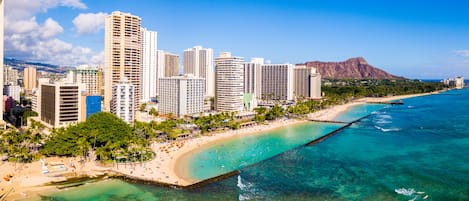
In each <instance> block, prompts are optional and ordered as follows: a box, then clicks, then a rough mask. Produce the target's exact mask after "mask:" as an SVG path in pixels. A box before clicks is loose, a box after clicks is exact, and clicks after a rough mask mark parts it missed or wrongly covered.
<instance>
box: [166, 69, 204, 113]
mask: <svg viewBox="0 0 469 201" xmlns="http://www.w3.org/2000/svg"><path fill="white" fill-rule="evenodd" d="M160 83H161V85H160V88H159V90H158V91H159V92H160V95H159V96H158V97H160V100H159V106H158V108H159V112H160V113H161V114H169V113H172V114H174V115H176V116H178V117H180V116H183V115H191V114H199V113H201V112H203V111H204V88H205V87H204V85H205V80H204V79H203V78H199V77H195V76H193V75H184V76H173V77H168V78H160Z"/></svg>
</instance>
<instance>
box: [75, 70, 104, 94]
mask: <svg viewBox="0 0 469 201" xmlns="http://www.w3.org/2000/svg"><path fill="white" fill-rule="evenodd" d="M67 80H68V81H69V82H72V83H78V84H84V85H85V91H84V93H86V94H90V95H100V94H101V82H100V81H101V72H100V70H99V68H98V67H97V66H88V65H81V66H78V67H77V68H76V69H75V70H71V71H68V72H67Z"/></svg>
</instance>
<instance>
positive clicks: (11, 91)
mask: <svg viewBox="0 0 469 201" xmlns="http://www.w3.org/2000/svg"><path fill="white" fill-rule="evenodd" d="M20 92H21V87H20V86H18V85H5V86H4V87H3V95H7V96H11V97H12V98H13V99H14V100H15V101H18V102H19V101H20Z"/></svg>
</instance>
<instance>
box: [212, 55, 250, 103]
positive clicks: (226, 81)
mask: <svg viewBox="0 0 469 201" xmlns="http://www.w3.org/2000/svg"><path fill="white" fill-rule="evenodd" d="M243 62H244V61H243V58H242V57H235V56H231V53H229V52H222V53H220V56H219V57H218V58H216V59H215V110H217V111H222V112H236V111H242V110H243V107H244V105H243V91H244V79H243V76H244V68H243Z"/></svg>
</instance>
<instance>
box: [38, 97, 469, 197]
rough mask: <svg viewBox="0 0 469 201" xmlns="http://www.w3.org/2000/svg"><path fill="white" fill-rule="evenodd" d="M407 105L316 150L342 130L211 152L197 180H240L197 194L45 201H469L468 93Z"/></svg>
mask: <svg viewBox="0 0 469 201" xmlns="http://www.w3.org/2000/svg"><path fill="white" fill-rule="evenodd" d="M404 102H405V104H404V105H393V106H389V105H362V106H358V107H355V108H353V109H351V110H350V111H349V112H347V113H344V114H342V115H341V116H339V117H338V118H337V120H340V121H351V120H354V119H358V118H360V117H363V116H366V115H367V114H371V115H370V116H368V117H366V118H364V119H362V120H361V121H359V122H356V123H354V124H353V125H352V126H350V127H349V128H347V129H344V130H343V131H341V132H339V133H338V134H337V135H334V136H333V137H331V138H328V139H327V140H325V141H323V142H320V143H318V144H315V145H313V146H302V145H301V144H304V143H305V142H307V141H308V140H311V138H317V137H319V136H320V135H321V134H322V133H326V132H328V131H329V130H330V129H333V128H335V127H337V125H330V124H324V125H317V124H307V125H296V126H294V127H292V128H285V129H283V130H277V131H273V132H274V133H269V134H265V135H262V136H263V137H261V136H257V137H255V138H252V139H249V140H244V141H243V139H234V140H233V141H231V142H226V143H225V144H220V145H215V146H212V147H210V148H208V149H207V150H206V151H204V152H200V153H196V154H194V157H193V159H192V160H191V161H190V162H189V163H188V164H189V165H190V167H191V169H192V171H191V172H190V174H191V175H192V176H194V177H196V178H200V179H203V178H207V177H211V176H213V174H219V173H223V172H225V171H229V170H231V169H238V168H239V170H240V174H239V175H237V176H234V177H230V178H228V179H224V180H221V181H218V182H214V183H210V184H208V185H205V186H202V187H199V188H194V189H173V188H168V187H160V186H157V185H148V184H141V183H135V182H130V181H124V180H118V179H108V180H104V181H99V182H95V183H88V184H86V185H83V186H80V187H76V188H70V189H67V190H63V191H60V192H57V193H54V194H52V195H49V196H47V197H42V198H41V199H42V200H469V90H468V89H467V88H466V89H463V90H453V91H449V92H446V93H443V94H440V95H430V96H423V97H416V98H410V99H405V100H404ZM312 125H314V128H313V127H310V126H312ZM321 126H323V127H321ZM307 133H316V134H315V135H314V136H309V135H306V134H307ZM269 136H270V137H269ZM236 140H238V141H236ZM243 142H244V144H243ZM217 146H219V147H217ZM215 150H218V151H215ZM284 150H287V151H284ZM283 151H284V152H283ZM215 152H218V153H215ZM220 152H223V153H220ZM282 152H283V153H282ZM220 154H221V155H220ZM253 154H255V155H253ZM263 159H266V160H263ZM251 163H252V164H251Z"/></svg>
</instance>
